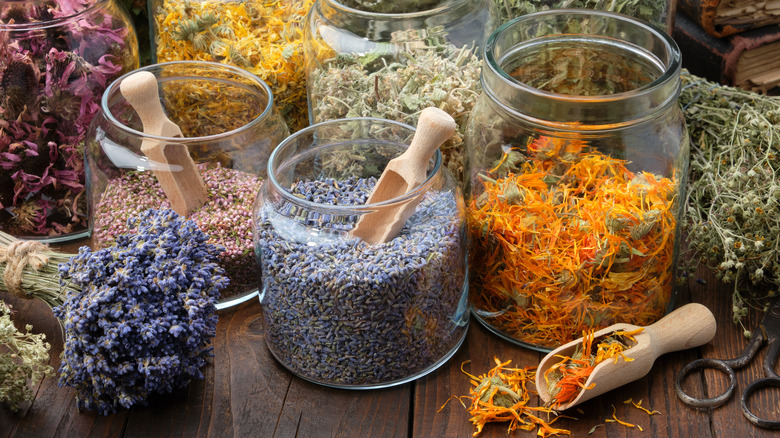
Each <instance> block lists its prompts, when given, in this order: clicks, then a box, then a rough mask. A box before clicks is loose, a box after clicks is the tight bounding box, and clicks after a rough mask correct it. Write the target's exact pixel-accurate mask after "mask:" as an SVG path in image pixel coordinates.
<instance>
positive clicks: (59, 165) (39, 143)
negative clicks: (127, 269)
mask: <svg viewBox="0 0 780 438" xmlns="http://www.w3.org/2000/svg"><path fill="white" fill-rule="evenodd" d="M92 5H94V0H59V1H56V2H54V1H48V2H40V3H38V4H36V5H32V6H30V5H25V6H20V5H13V4H9V3H7V2H6V3H2V2H0V20H2V23H4V24H9V23H13V24H15V25H16V26H12V27H6V28H4V29H3V30H0V182H5V183H6V184H5V186H4V187H2V188H0V230H3V231H6V232H8V233H10V234H12V235H16V236H36V237H41V236H55V235H59V234H63V233H72V232H77V231H80V230H84V229H86V227H87V208H86V198H85V197H84V196H82V192H83V191H84V188H85V181H84V160H83V154H84V136H85V135H86V133H87V129H88V127H89V124H90V122H91V121H92V119H93V117H94V116H95V114H96V113H97V112H98V111H99V110H100V107H99V99H100V97H101V95H102V93H103V91H104V90H105V88H106V86H107V85H108V84H109V83H110V82H111V81H112V80H113V79H115V78H117V77H118V76H119V75H121V74H122V73H124V72H127V71H130V70H132V69H133V68H136V67H137V62H138V60H137V59H130V58H132V57H129V56H126V55H125V52H128V51H129V53H135V52H134V50H132V48H131V47H129V46H128V44H131V43H132V44H135V36H134V35H133V34H132V33H131V32H130V30H129V29H128V28H127V27H126V26H125V25H126V24H129V21H126V20H120V19H116V18H118V17H115V16H112V14H114V13H115V12H116V11H112V10H111V9H106V8H95V10H94V12H93V11H90V12H89V13H85V14H82V15H80V16H79V17H78V18H77V19H72V20H64V21H62V22H61V23H59V24H58V25H55V26H46V27H38V28H35V27H34V26H30V27H29V28H25V27H21V26H18V24H23V23H36V22H46V21H50V20H52V19H57V18H64V17H71V16H73V15H74V14H77V13H81V12H83V11H85V10H86V9H88V8H89V7H91V6H92ZM8 182H10V187H12V190H9V189H8V188H7V187H9V185H8V184H7V183H8ZM22 210H23V211H22Z"/></svg>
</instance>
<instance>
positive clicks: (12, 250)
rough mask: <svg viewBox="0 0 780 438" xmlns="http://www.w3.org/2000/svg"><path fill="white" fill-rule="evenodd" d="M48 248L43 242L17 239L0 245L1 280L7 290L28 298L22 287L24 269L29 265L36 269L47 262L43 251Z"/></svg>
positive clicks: (47, 259)
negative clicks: (2, 265)
mask: <svg viewBox="0 0 780 438" xmlns="http://www.w3.org/2000/svg"><path fill="white" fill-rule="evenodd" d="M47 249H49V246H48V245H46V244H45V243H41V242H35V241H26V240H19V241H15V242H11V243H9V244H8V245H7V246H6V245H0V263H5V273H4V274H3V281H4V282H5V286H6V288H8V291H9V292H11V293H13V294H14V295H16V296H17V297H19V298H29V297H28V296H27V294H26V293H25V292H24V289H22V277H23V274H24V269H25V268H26V267H27V266H30V267H31V268H33V269H34V270H36V271H38V270H40V269H41V268H43V267H44V266H46V263H48V262H49V257H47V256H46V255H45V254H44V253H43V251H45V250H47Z"/></svg>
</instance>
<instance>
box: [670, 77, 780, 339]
mask: <svg viewBox="0 0 780 438" xmlns="http://www.w3.org/2000/svg"><path fill="white" fill-rule="evenodd" d="M682 79H683V87H682V92H681V94H680V103H681V105H682V107H683V111H684V114H685V121H686V124H687V127H688V133H689V134H690V137H691V159H690V173H689V180H690V182H689V184H688V196H687V200H686V204H687V212H686V222H685V230H686V231H687V233H688V247H689V249H690V250H691V252H692V256H691V257H686V258H685V259H689V260H691V261H693V264H694V265H695V264H696V263H697V262H698V263H702V264H705V265H707V266H709V267H711V268H712V269H714V271H715V274H716V276H717V277H718V278H719V279H720V280H722V281H723V282H725V283H731V284H733V285H734V291H733V293H732V302H733V303H732V304H733V313H734V315H733V316H734V321H735V322H737V323H740V324H741V323H742V318H743V317H744V316H745V315H747V313H748V311H749V309H748V306H749V305H750V304H751V303H754V304H756V305H759V306H760V305H765V304H766V303H765V302H764V301H765V300H762V298H764V296H763V295H766V294H765V292H764V291H765V290H766V287H762V288H758V289H761V290H762V292H761V295H762V296H756V295H755V294H754V293H752V292H751V286H757V285H763V286H766V285H769V286H771V287H774V288H777V287H780V181H778V177H777V175H778V172H780V153H778V150H777V149H778V147H779V146H780V98H777V97H767V96H763V95H759V94H756V93H753V92H750V91H746V90H742V89H739V88H733V87H728V86H723V85H719V84H716V83H713V82H710V81H707V80H705V79H703V78H699V77H697V76H694V75H691V74H689V73H687V72H683V75H682ZM688 268H689V269H691V270H692V269H693V268H695V266H689V267H688ZM771 294H772V292H771V291H770V295H771ZM743 328H744V326H743ZM745 334H746V335H749V332H748V331H746V333H745Z"/></svg>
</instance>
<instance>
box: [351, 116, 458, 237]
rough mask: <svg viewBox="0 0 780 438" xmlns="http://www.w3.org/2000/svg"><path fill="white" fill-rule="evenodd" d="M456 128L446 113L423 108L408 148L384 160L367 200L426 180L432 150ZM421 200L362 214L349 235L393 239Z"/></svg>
mask: <svg viewBox="0 0 780 438" xmlns="http://www.w3.org/2000/svg"><path fill="white" fill-rule="evenodd" d="M456 127H457V125H456V124H455V120H454V119H453V118H452V116H450V115H449V114H447V113H446V112H444V111H442V110H440V109H438V108H434V107H430V108H425V109H424V110H422V112H421V113H420V118H419V119H418V121H417V130H416V131H415V133H414V137H413V138H412V143H411V144H410V145H409V148H408V149H406V151H405V152H404V153H403V154H401V155H400V156H398V157H396V158H393V159H392V160H390V162H389V163H387V166H386V167H385V170H384V171H383V172H382V175H381V176H380V177H379V180H378V181H377V182H376V185H375V186H374V190H373V191H372V192H371V195H370V196H369V198H368V201H366V203H367V204H375V203H380V202H384V201H388V200H391V199H394V198H397V197H399V196H403V195H404V194H406V193H408V192H410V191H412V190H414V189H415V188H416V187H418V186H419V185H420V184H422V183H423V182H425V180H426V179H427V171H428V162H429V161H430V159H431V157H432V156H433V153H434V152H435V151H436V149H438V148H439V146H441V145H442V143H444V142H445V141H447V139H449V138H450V137H451V136H452V134H453V133H454V132H455V128H456ZM421 199H422V194H420V195H419V196H416V197H414V198H413V199H410V200H408V201H407V202H405V203H403V204H401V205H387V206H382V207H379V208H377V210H376V211H373V212H371V213H367V214H364V215H363V216H361V217H360V219H359V220H358V223H357V225H355V228H353V229H352V235H353V236H356V237H360V238H361V239H363V240H365V241H366V242H369V243H384V242H388V241H390V240H392V239H393V238H394V237H395V236H396V235H397V234H398V232H399V231H401V228H403V227H404V224H405V223H406V220H407V219H409V217H410V216H411V215H412V213H414V210H415V208H417V204H419V203H420V200H421Z"/></svg>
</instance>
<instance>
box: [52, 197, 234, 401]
mask: <svg viewBox="0 0 780 438" xmlns="http://www.w3.org/2000/svg"><path fill="white" fill-rule="evenodd" d="M128 227H129V228H130V229H132V230H133V233H132V234H122V235H119V236H116V240H115V242H116V245H115V246H112V247H109V248H104V249H101V250H99V251H94V252H93V251H92V250H90V249H89V248H88V247H82V248H81V249H80V251H79V254H78V255H76V256H74V257H73V258H71V259H70V260H69V261H68V262H67V263H63V264H61V265H60V268H59V271H60V278H61V280H60V283H61V285H62V286H66V285H67V286H76V287H75V288H74V289H71V292H67V293H66V295H65V299H64V302H63V303H62V305H60V306H57V307H55V308H54V315H55V316H56V317H58V318H60V320H62V322H63V325H64V327H65V350H64V353H63V356H62V357H63V362H62V364H61V366H60V373H61V375H60V382H59V383H60V386H71V387H73V388H75V389H76V391H77V395H76V399H77V403H78V406H79V407H80V408H86V409H90V410H96V411H98V412H100V413H102V414H109V413H113V412H116V410H117V409H119V408H120V407H125V408H129V407H131V406H133V405H136V404H142V405H143V404H146V402H147V399H148V397H149V396H151V395H152V394H162V393H167V392H171V391H173V390H174V389H176V388H180V387H183V386H185V385H187V384H188V383H189V382H190V381H191V380H192V379H201V378H203V374H202V372H201V371H200V370H201V368H202V367H203V366H204V365H205V364H206V358H207V357H209V356H210V355H211V348H210V347H209V345H208V344H209V342H210V340H211V338H213V337H214V335H215V332H216V324H217V315H216V313H215V312H216V307H215V304H216V302H217V297H218V296H219V292H220V290H222V289H224V288H225V287H226V286H227V283H228V280H227V278H226V277H224V276H223V273H224V271H223V270H222V268H221V267H220V266H219V265H218V264H217V263H216V259H217V256H218V254H219V252H220V251H221V248H219V247H217V246H215V245H212V244H210V243H208V238H209V237H208V236H207V235H206V234H204V233H203V232H202V231H200V229H198V227H197V225H196V224H195V223H194V222H193V221H190V220H185V219H184V218H182V217H179V215H177V214H176V213H175V212H173V211H172V210H147V211H146V212H144V213H142V214H140V215H139V216H137V217H134V218H131V219H130V220H128ZM73 290H75V291H73Z"/></svg>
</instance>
